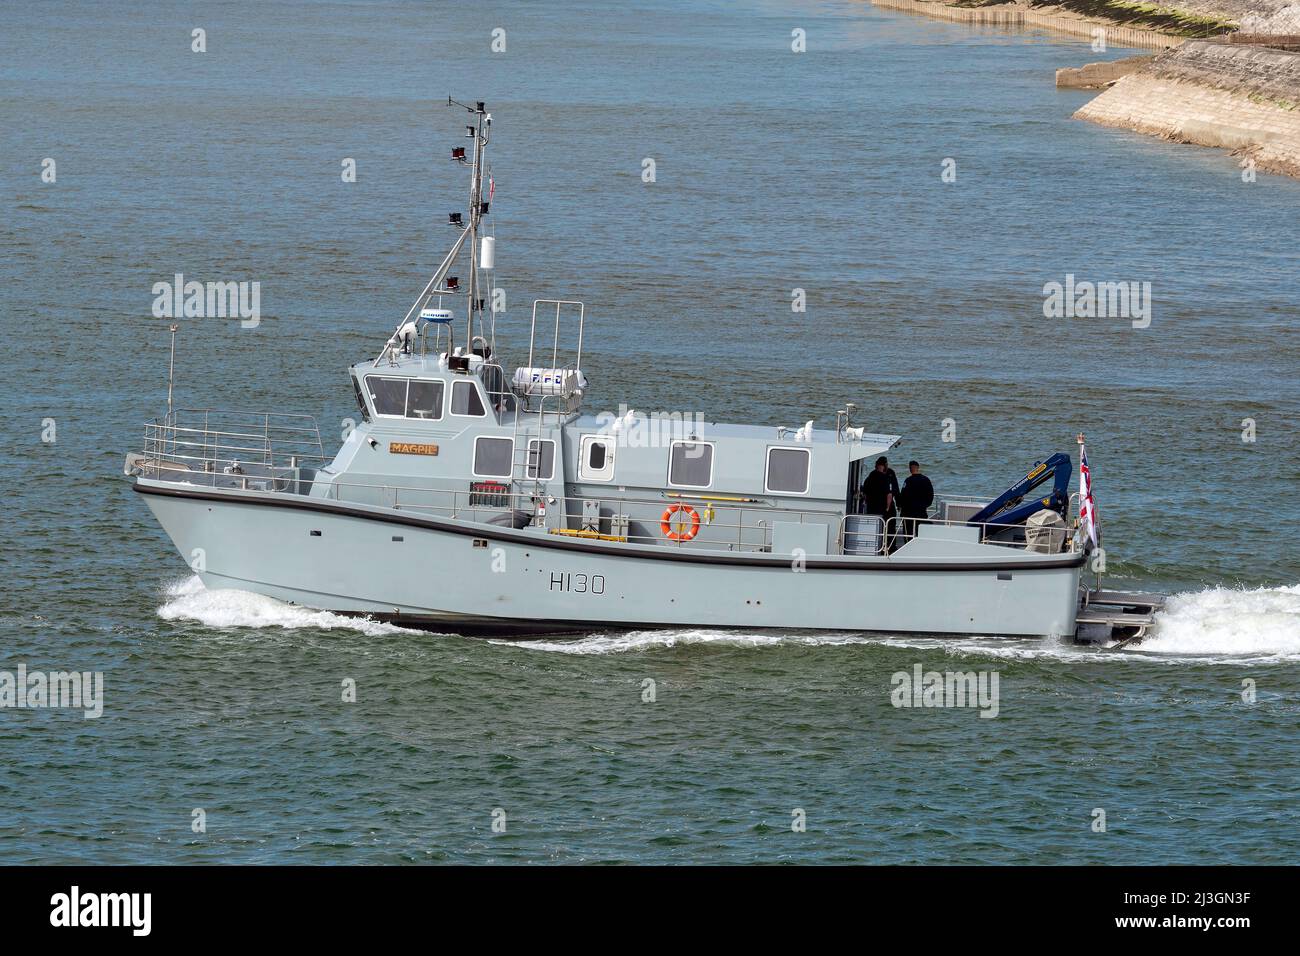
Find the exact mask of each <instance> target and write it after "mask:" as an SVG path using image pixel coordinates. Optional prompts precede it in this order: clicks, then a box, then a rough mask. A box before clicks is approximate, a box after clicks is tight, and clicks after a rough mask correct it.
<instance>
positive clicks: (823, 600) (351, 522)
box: [135, 480, 1083, 636]
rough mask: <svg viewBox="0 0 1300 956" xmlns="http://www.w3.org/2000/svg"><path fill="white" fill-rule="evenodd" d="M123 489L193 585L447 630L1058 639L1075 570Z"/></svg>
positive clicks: (1013, 559) (1008, 560)
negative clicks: (611, 540)
mask: <svg viewBox="0 0 1300 956" xmlns="http://www.w3.org/2000/svg"><path fill="white" fill-rule="evenodd" d="M135 488H136V490H137V491H140V492H143V493H144V498H145V500H146V501H147V502H148V504H149V507H150V509H151V510H152V511H153V513H154V515H155V516H156V517H157V519H158V521H159V523H160V524H161V525H162V527H163V528H164V530H165V531H166V532H167V533H168V535H170V537H171V539H172V541H173V542H174V543H175V545H176V547H177V549H178V550H179V551H180V553H181V555H182V557H183V558H184V559H185V560H186V562H187V563H188V564H189V565H190V566H191V567H192V568H193V569H194V570H195V571H196V573H198V574H199V576H200V578H201V579H202V580H203V582H204V584H205V585H206V586H207V587H209V588H213V589H219V588H238V589H241V590H247V591H252V592H255V593H259V594H265V595H267V596H269V597H273V598H276V599H278V600H282V601H287V602H293V603H296V604H301V605H305V606H308V607H313V608H319V609H322V610H328V611H334V612H338V613H343V614H351V615H358V614H361V615H370V616H373V617H375V618H376V619H380V620H389V621H393V622H395V623H398V624H403V625H406V626H415V627H422V628H428V629H433V630H439V631H447V632H456V633H469V634H495V635H501V636H528V635H531V634H544V633H556V632H566V631H575V630H590V629H595V628H605V627H615V628H632V627H635V628H641V627H709V628H715V627H716V628H743V629H760V628H781V629H799V630H832V631H887V632H905V633H927V634H988V635H1040V636H1046V635H1055V636H1065V635H1072V634H1073V633H1074V630H1075V617H1076V611H1077V603H1078V587H1079V575H1080V570H1081V567H1082V563H1083V558H1082V556H1081V555H1077V554H1068V555H1059V556H1051V557H1053V558H1055V559H1054V560H1053V559H1048V558H1049V556H1044V555H1026V554H1023V553H1021V552H1017V551H1013V550H1011V549H1005V548H998V547H996V546H979V547H978V550H977V549H976V548H971V549H970V553H969V554H965V555H958V556H956V557H954V558H948V559H943V560H937V559H929V560H920V559H912V560H907V559H904V558H902V557H901V556H900V555H895V556H891V557H889V558H873V559H856V560H855V559H851V558H844V557H840V556H821V557H816V558H808V559H798V560H792V559H791V558H790V557H788V556H784V557H783V556H780V555H752V554H735V555H727V554H717V553H707V554H706V553H702V552H698V553H691V552H687V551H685V550H684V549H683V550H680V551H679V550H677V549H670V548H658V549H644V548H640V549H637V548H630V547H628V546H625V545H623V546H620V545H610V546H606V547H597V546H592V545H591V544H590V543H588V542H584V541H581V540H574V539H569V538H563V537H561V536H556V535H548V534H546V533H545V532H544V530H543V531H540V532H539V531H531V530H524V531H514V530H512V529H504V528H498V527H495V526H488V525H466V524H464V523H457V522H448V521H445V520H442V521H440V520H435V519H429V518H425V517H422V516H418V515H413V514H402V513H395V512H392V511H391V510H386V511H380V510H379V509H373V510H372V509H359V508H344V507H338V506H336V505H334V504H332V503H330V502H325V501H314V500H311V499H306V498H297V496H257V495H253V494H251V493H239V492H224V491H223V492H212V491H209V490H207V489H200V488H198V487H194V488H192V489H189V488H178V487H177V486H176V485H175V484H170V483H162V482H157V483H155V482H148V481H144V480H137V482H136V485H135ZM295 499H296V500H295ZM647 551H654V552H658V553H646V552H647ZM1044 559H1047V560H1044Z"/></svg>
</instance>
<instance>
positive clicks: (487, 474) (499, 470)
mask: <svg viewBox="0 0 1300 956" xmlns="http://www.w3.org/2000/svg"><path fill="white" fill-rule="evenodd" d="M514 456H515V440H514V439H513V438H490V437H488V436H486V435H480V436H479V437H478V438H476V439H474V476H475V477H476V478H509V477H510V473H511V471H512V470H513V464H514V461H513V460H514Z"/></svg>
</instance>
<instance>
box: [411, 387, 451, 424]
mask: <svg viewBox="0 0 1300 956" xmlns="http://www.w3.org/2000/svg"><path fill="white" fill-rule="evenodd" d="M442 387H443V386H442V382H422V381H420V380H419V379H414V380H412V381H411V385H410V388H409V389H408V391H407V393H406V417H407V418H428V419H438V418H442Z"/></svg>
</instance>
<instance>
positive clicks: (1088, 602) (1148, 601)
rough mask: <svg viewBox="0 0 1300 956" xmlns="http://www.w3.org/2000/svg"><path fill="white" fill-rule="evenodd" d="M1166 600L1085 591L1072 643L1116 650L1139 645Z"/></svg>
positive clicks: (1132, 593)
mask: <svg viewBox="0 0 1300 956" xmlns="http://www.w3.org/2000/svg"><path fill="white" fill-rule="evenodd" d="M1166 600H1167V596H1166V595H1164V594H1152V593H1149V592H1144V591H1102V590H1097V591H1085V592H1083V597H1082V599H1081V600H1080V601H1079V613H1078V616H1077V618H1076V621H1077V625H1078V626H1077V627H1076V629H1075V632H1074V640H1075V643H1078V644H1106V643H1108V642H1109V641H1118V643H1117V644H1114V645H1113V646H1112V647H1111V648H1110V649H1111V650H1118V649H1120V648H1122V647H1127V646H1128V645H1130V644H1137V643H1139V642H1140V641H1141V640H1142V638H1144V637H1146V633H1147V630H1148V629H1149V628H1150V627H1151V625H1152V623H1154V621H1155V617H1156V613H1157V612H1158V611H1160V610H1162V609H1163V608H1164V606H1165V601H1166Z"/></svg>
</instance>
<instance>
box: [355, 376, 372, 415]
mask: <svg viewBox="0 0 1300 956" xmlns="http://www.w3.org/2000/svg"><path fill="white" fill-rule="evenodd" d="M352 391H354V392H356V394H357V406H358V407H359V408H360V409H361V420H362V421H363V422H368V421H370V409H369V408H368V407H367V406H366V397H365V396H364V395H362V394H361V382H359V381H358V380H357V377H356V376H355V375H353V376H352Z"/></svg>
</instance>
